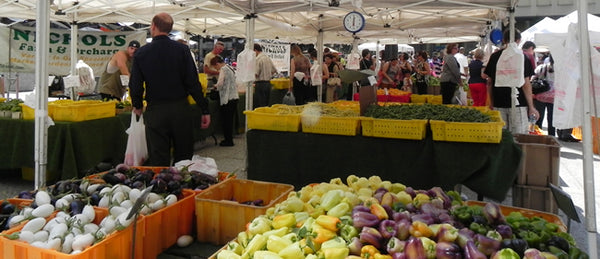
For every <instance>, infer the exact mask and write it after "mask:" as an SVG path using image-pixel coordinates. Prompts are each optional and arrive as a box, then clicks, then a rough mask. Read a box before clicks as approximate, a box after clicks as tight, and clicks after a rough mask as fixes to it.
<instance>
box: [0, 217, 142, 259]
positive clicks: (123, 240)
mask: <svg viewBox="0 0 600 259" xmlns="http://www.w3.org/2000/svg"><path fill="white" fill-rule="evenodd" d="M94 210H95V211H96V218H95V219H94V223H96V224H98V223H100V222H101V221H102V219H103V218H104V217H106V215H108V210H106V209H103V208H94ZM136 224H137V231H136V246H135V258H137V259H143V258H147V257H144V255H143V254H142V252H143V247H142V237H143V235H142V233H143V229H144V218H143V217H140V218H138V220H137V223H136ZM21 228H22V226H19V227H17V228H12V229H10V230H8V231H6V234H10V233H14V232H16V231H19V230H21ZM132 234H133V224H132V225H130V226H129V227H127V228H125V229H124V230H121V231H117V232H114V233H112V234H110V235H108V236H107V237H105V238H104V239H103V240H102V241H100V242H98V243H96V244H94V245H92V246H91V247H88V248H87V249H85V250H83V252H81V253H79V254H74V255H72V254H65V253H61V252H58V251H55V250H50V249H43V248H38V247H34V246H31V245H30V244H28V243H26V242H22V241H18V240H10V239H8V238H6V237H2V236H0V259H12V258H40V259H41V258H43V259H96V258H110V259H129V258H131V252H132V250H131V247H132V244H133V243H132V242H133V241H132V240H133V236H132Z"/></svg>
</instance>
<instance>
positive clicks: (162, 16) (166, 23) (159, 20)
mask: <svg viewBox="0 0 600 259" xmlns="http://www.w3.org/2000/svg"><path fill="white" fill-rule="evenodd" d="M152 24H154V26H155V27H156V29H158V31H159V32H161V33H166V34H168V33H169V32H171V30H173V18H172V17H171V15H169V14H168V13H159V14H156V15H155V16H154V18H152Z"/></svg>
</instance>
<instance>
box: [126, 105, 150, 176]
mask: <svg viewBox="0 0 600 259" xmlns="http://www.w3.org/2000/svg"><path fill="white" fill-rule="evenodd" d="M125 132H127V134H128V135H129V137H127V149H126V150H125V164H126V165H129V166H141V165H143V164H144V161H146V159H147V158H148V146H147V145H146V125H144V116H143V115H142V116H140V119H139V120H136V115H135V113H133V112H132V113H131V124H130V126H129V128H128V129H127V130H126V131H125Z"/></svg>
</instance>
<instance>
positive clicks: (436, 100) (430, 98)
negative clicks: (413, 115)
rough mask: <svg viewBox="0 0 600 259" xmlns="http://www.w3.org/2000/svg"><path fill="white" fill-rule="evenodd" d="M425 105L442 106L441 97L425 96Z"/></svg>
mask: <svg viewBox="0 0 600 259" xmlns="http://www.w3.org/2000/svg"><path fill="white" fill-rule="evenodd" d="M427 103H431V104H442V96H441V95H429V96H427Z"/></svg>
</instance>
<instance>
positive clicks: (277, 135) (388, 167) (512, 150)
mask: <svg viewBox="0 0 600 259" xmlns="http://www.w3.org/2000/svg"><path fill="white" fill-rule="evenodd" d="M246 134H247V135H246V140H247V149H248V179H253V180H261V181H270V182H281V183H288V184H293V185H294V186H295V187H296V188H301V187H302V186H305V185H307V184H310V183H319V182H324V181H329V180H330V179H332V178H337V177H340V178H341V179H342V180H343V181H344V182H345V181H346V177H347V176H348V175H350V174H355V175H357V176H364V177H369V176H371V175H378V176H380V177H381V179H383V180H390V181H392V182H400V183H403V184H405V185H407V186H411V187H413V188H416V189H428V188H431V187H434V186H440V187H442V188H444V189H445V190H450V189H452V188H453V187H454V186H455V185H456V184H463V185H465V186H467V187H469V188H470V189H471V190H473V191H475V192H477V193H478V194H479V195H483V196H485V197H489V198H492V199H495V200H498V201H502V200H504V198H505V196H506V193H507V192H508V190H509V189H510V187H511V186H512V184H513V182H514V180H515V178H516V174H517V171H516V170H517V167H518V165H519V163H520V160H521V150H520V149H519V147H518V146H517V145H516V144H515V142H514V140H513V137H512V135H511V134H510V132H508V131H504V132H503V134H502V141H501V143H500V144H485V143H484V144H482V143H460V142H438V141H433V140H432V138H431V132H428V134H427V137H426V138H425V139H424V140H419V141H416V140H402V139H388V138H373V137H363V136H336V135H322V134H309V133H301V132H298V133H292V132H277V131H263V130H250V131H248V132H247V133H246Z"/></svg>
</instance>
